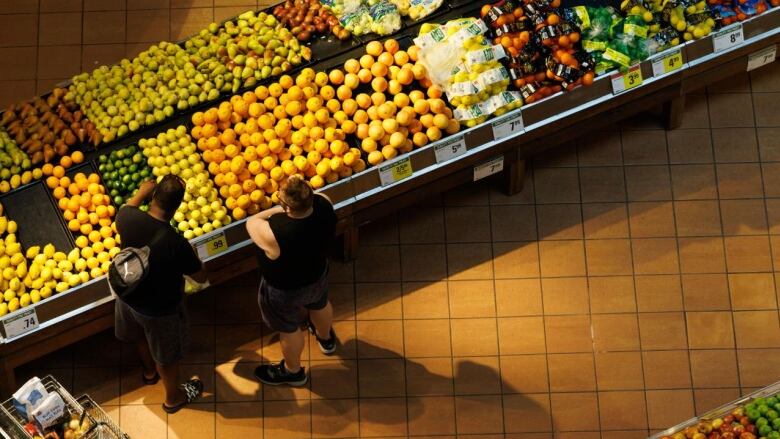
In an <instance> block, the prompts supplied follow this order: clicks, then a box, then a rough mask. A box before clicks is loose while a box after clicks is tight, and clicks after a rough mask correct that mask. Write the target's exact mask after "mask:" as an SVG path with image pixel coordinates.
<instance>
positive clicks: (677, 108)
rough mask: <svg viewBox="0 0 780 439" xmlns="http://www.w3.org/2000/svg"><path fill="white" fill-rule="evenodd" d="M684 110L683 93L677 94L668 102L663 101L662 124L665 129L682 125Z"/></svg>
mask: <svg viewBox="0 0 780 439" xmlns="http://www.w3.org/2000/svg"><path fill="white" fill-rule="evenodd" d="M684 111H685V95H681V96H678V97H676V98H674V99H672V100H671V101H669V102H664V126H665V127H666V129H667V130H673V129H675V128H679V127H680V125H682V117H683V112H684Z"/></svg>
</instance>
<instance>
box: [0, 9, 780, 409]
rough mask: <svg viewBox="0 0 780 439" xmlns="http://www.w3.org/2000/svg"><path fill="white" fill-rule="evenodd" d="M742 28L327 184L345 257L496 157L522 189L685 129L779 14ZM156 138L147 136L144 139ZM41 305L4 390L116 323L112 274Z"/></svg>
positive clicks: (225, 269) (239, 231) (16, 350)
mask: <svg viewBox="0 0 780 439" xmlns="http://www.w3.org/2000/svg"><path fill="white" fill-rule="evenodd" d="M742 26H743V32H744V36H745V39H744V42H743V43H741V44H739V45H737V46H736V47H733V48H731V49H729V50H725V51H722V52H718V53H715V52H714V51H713V42H712V37H708V38H704V39H702V40H699V41H695V42H690V43H687V44H685V45H682V46H679V47H678V48H675V49H671V50H680V52H681V54H682V55H683V62H684V64H683V67H682V68H681V69H679V70H677V71H674V72H671V73H668V74H664V75H660V76H659V77H652V72H653V69H652V62H653V59H650V60H647V61H644V62H643V63H641V66H640V68H641V70H642V73H643V77H644V78H645V79H644V81H643V84H642V85H641V86H639V87H637V88H634V89H631V90H629V91H626V92H623V93H620V94H613V92H612V81H611V78H610V76H609V75H604V76H602V77H599V78H597V80H596V81H595V82H594V84H593V85H592V86H590V87H580V88H577V89H575V90H573V91H571V92H566V93H560V94H558V95H557V96H552V97H550V98H548V99H545V100H542V101H540V102H538V103H534V104H532V105H527V106H525V107H523V108H521V109H518V110H515V111H514V112H512V113H511V114H510V115H508V116H505V117H512V116H520V117H521V118H522V120H523V123H524V128H522V129H517V130H515V131H512V132H510V133H509V135H508V136H506V137H504V138H501V139H498V140H496V139H495V138H494V132H493V128H492V122H493V121H492V120H489V121H487V122H486V123H484V124H482V125H479V126H476V127H474V128H471V129H467V130H464V131H462V132H460V133H458V134H457V135H456V136H457V137H449V138H446V139H443V140H441V141H438V142H435V143H432V144H430V145H427V146H426V147H424V148H421V149H419V150H415V151H413V152H412V153H410V154H408V155H406V156H405V157H401V158H399V159H398V160H409V163H410V164H411V167H412V169H413V172H412V175H411V176H408V177H407V178H404V179H402V180H400V181H397V182H392V183H390V184H386V185H382V182H381V178H380V174H379V169H378V167H372V168H370V169H367V170H365V171H363V172H361V173H359V174H355V175H353V176H352V177H350V178H348V179H345V180H341V181H339V182H337V183H336V184H333V185H330V186H327V187H326V188H324V189H323V190H322V191H323V192H324V193H326V194H328V195H329V197H330V198H331V199H332V200H333V201H334V204H335V207H336V212H337V215H338V225H337V229H338V232H339V233H340V234H341V235H342V237H343V242H344V249H343V255H344V257H345V258H351V257H353V256H354V255H355V252H356V249H357V243H358V229H359V227H360V226H361V225H364V224H366V223H369V222H371V221H374V220H376V219H378V218H381V217H383V216H386V215H388V214H390V213H392V212H396V211H399V210H401V209H403V208H405V207H408V206H411V205H413V204H415V203H418V202H420V201H421V200H424V199H426V198H428V197H430V195H432V194H437V193H441V192H444V191H446V190H449V189H452V188H455V187H457V186H459V185H462V184H464V183H467V182H470V181H473V180H474V167H475V166H478V165H480V164H482V163H484V162H486V161H488V160H490V159H492V158H495V157H503V161H504V170H503V171H502V175H501V176H500V178H501V180H502V183H503V184H504V186H505V189H506V191H507V192H509V193H514V192H517V191H519V190H520V189H521V188H522V181H523V179H522V174H523V173H524V171H525V160H527V159H528V158H530V157H533V156H535V155H537V154H540V153H542V152H544V151H548V150H550V149H552V148H555V147H557V146H558V145H561V144H563V143H565V142H568V141H571V140H573V139H575V138H577V137H580V136H581V135H582V134H584V133H586V132H588V131H591V130H595V129H599V128H602V127H605V126H607V125H610V124H613V123H615V122H616V121H619V120H621V119H625V118H627V117H629V116H632V115H634V114H637V113H639V112H641V111H643V110H646V109H648V108H652V107H655V106H659V105H663V107H664V110H665V117H666V119H667V120H666V124H667V126H669V127H674V126H676V125H678V124H679V119H680V117H681V114H682V108H683V103H684V94H685V93H686V92H689V91H691V90H694V89H698V88H701V87H704V86H706V85H708V84H711V83H713V82H715V81H718V80H722V79H725V78H728V77H730V76H732V75H734V74H736V73H738V72H743V71H745V70H746V67H747V62H748V57H749V55H750V54H752V53H755V52H757V51H759V50H761V49H764V48H766V47H769V46H771V45H774V44H777V43H778V42H779V41H780V9H773V10H770V11H768V12H767V13H765V14H764V15H761V16H759V17H755V18H753V19H751V20H749V21H747V22H745V23H743V24H742ZM664 55H665V54H664V53H662V54H659V55H656V57H663V56H664ZM173 123H174V122H170V124H173ZM166 125H167V124H166ZM151 134H152V133H151V132H148V134H147V135H146V136H147V137H148V135H151ZM461 138H462V142H463V144H465V152H462V154H461V155H458V156H457V157H454V158H450V159H449V160H447V161H443V162H442V163H437V160H436V153H435V150H436V148H437V146H440V145H442V144H445V143H448V142H452V141H453V139H461ZM122 143H123V144H127V143H124V142H122ZM221 234H224V238H225V243H226V244H227V246H226V251H224V252H221V253H219V254H216V255H213V256H211V257H209V258H207V260H206V267H207V271H208V272H209V275H210V278H211V283H212V284H217V283H219V282H221V281H224V280H226V279H229V278H231V277H234V276H236V275H238V274H239V273H243V272H246V271H248V270H252V269H253V268H254V267H255V266H256V264H255V259H254V250H253V247H252V245H251V242H250V241H249V237H248V235H247V232H246V229H245V227H244V221H237V222H235V223H232V224H230V225H228V226H226V227H224V228H222V229H220V230H218V231H215V232H212V233H210V234H208V235H205V236H203V237H199V238H198V239H196V240H195V242H199V243H200V242H202V241H203V240H204V239H208V238H210V237H214V236H218V235H221ZM25 309H30V308H29V307H28V308H25ZM34 309H35V310H36V313H37V315H38V318H39V319H40V326H39V327H38V328H37V329H35V330H32V331H30V332H27V333H25V334H23V335H20V336H17V337H14V338H10V339H9V338H6V337H5V331H4V328H3V325H2V324H0V372H1V373H0V392H2V394H8V393H10V392H11V391H12V390H13V389H15V380H14V374H13V369H14V368H15V367H17V366H19V365H21V364H24V363H26V362H28V361H31V360H33V359H35V358H38V357H41V356H43V355H45V354H47V353H49V352H52V351H54V350H57V349H59V348H61V347H63V346H66V345H68V344H71V343H73V342H75V341H78V340H80V339H83V338H85V337H88V336H90V335H92V334H95V333H97V332H99V331H102V330H105V329H107V328H109V327H111V326H112V325H113V298H112V297H111V295H110V293H109V292H108V288H107V284H106V281H105V278H100V279H96V280H93V281H91V282H89V283H86V284H84V285H81V286H80V287H78V288H76V289H73V290H70V291H68V292H66V293H63V294H59V295H55V296H52V297H50V298H49V299H46V300H44V301H41V302H39V303H37V304H36V305H35V307H34ZM19 312H20V311H17V312H16V313H14V314H11V315H9V316H13V315H15V314H16V315H18V313H19ZM9 316H6V317H4V319H3V320H7V319H8V317H9Z"/></svg>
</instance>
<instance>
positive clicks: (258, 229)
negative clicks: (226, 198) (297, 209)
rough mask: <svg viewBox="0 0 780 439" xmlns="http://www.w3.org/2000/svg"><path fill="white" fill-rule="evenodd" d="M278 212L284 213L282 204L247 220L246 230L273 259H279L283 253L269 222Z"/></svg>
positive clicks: (269, 257) (256, 243)
mask: <svg viewBox="0 0 780 439" xmlns="http://www.w3.org/2000/svg"><path fill="white" fill-rule="evenodd" d="M277 213H284V209H283V208H282V207H281V206H275V207H272V208H270V209H266V210H264V211H262V212H260V213H258V214H257V215H253V216H252V217H250V218H249V219H248V220H247V221H246V230H247V232H249V237H250V238H252V241H253V242H254V243H255V245H257V246H258V247H260V249H261V250H263V252H264V253H265V255H266V256H267V257H268V259H271V260H275V259H278V258H279V256H280V255H281V249H280V248H279V243H278V242H276V237H275V236H274V232H273V230H271V225H270V224H269V223H268V219H269V218H271V216H272V215H275V214H277Z"/></svg>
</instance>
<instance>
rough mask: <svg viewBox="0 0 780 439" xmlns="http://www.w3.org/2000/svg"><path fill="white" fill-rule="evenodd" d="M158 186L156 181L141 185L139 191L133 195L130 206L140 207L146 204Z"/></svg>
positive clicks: (128, 203) (128, 202)
mask: <svg viewBox="0 0 780 439" xmlns="http://www.w3.org/2000/svg"><path fill="white" fill-rule="evenodd" d="M155 186H156V184H155V182H154V180H147V181H145V182H143V183H141V186H139V187H138V190H137V191H135V194H133V198H130V200H128V201H127V203H125V204H127V205H128V206H133V207H138V206H140V205H141V204H143V203H144V201H146V200H147V199H149V197H151V196H152V193H153V192H154V188H155Z"/></svg>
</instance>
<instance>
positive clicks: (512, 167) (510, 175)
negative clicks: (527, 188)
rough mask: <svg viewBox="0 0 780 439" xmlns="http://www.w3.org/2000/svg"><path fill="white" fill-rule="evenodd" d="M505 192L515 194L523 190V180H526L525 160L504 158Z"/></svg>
mask: <svg viewBox="0 0 780 439" xmlns="http://www.w3.org/2000/svg"><path fill="white" fill-rule="evenodd" d="M503 179H504V184H503V186H504V192H505V193H506V194H507V195H515V194H517V193H520V192H522V191H523V181H524V180H525V160H521V159H514V160H510V159H506V158H505V159H504V171H503Z"/></svg>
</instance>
